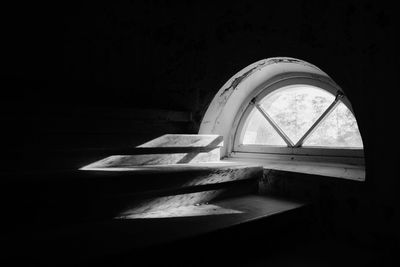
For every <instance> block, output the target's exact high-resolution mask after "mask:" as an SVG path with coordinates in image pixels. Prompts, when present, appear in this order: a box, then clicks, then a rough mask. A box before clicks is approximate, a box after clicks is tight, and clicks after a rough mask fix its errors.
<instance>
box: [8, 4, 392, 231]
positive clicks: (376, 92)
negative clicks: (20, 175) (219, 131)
mask: <svg viewBox="0 0 400 267" xmlns="http://www.w3.org/2000/svg"><path fill="white" fill-rule="evenodd" d="M2 13H4V14H2V22H1V23H2V45H3V48H2V54H3V55H2V61H1V73H0V75H1V77H2V81H1V88H2V90H1V99H2V109H3V110H5V113H7V112H10V111H13V112H15V113H18V115H12V116H14V117H12V116H11V117H8V118H9V119H8V123H9V124H6V126H7V125H8V128H7V131H8V132H9V133H10V135H11V136H13V137H15V136H19V135H24V134H25V133H24V130H25V127H24V125H25V124H24V123H26V118H27V117H28V118H29V114H30V112H31V111H32V110H35V111H36V110H47V112H45V114H47V115H45V116H49V117H52V115H51V113H52V112H51V111H52V109H54V108H55V107H57V108H58V109H64V110H72V109H73V108H76V107H103V108H116V109H118V108H122V107H124V108H126V107H127V108H147V109H148V108H158V109H160V108H161V109H169V110H185V111H190V112H193V114H194V119H195V122H196V123H197V124H198V123H199V121H200V120H201V117H202V115H203V114H204V112H205V110H206V108H207V105H208V104H209V102H210V101H211V99H212V97H213V96H214V94H215V93H216V92H217V90H218V89H219V88H220V87H221V86H222V85H223V84H224V83H225V82H226V81H227V80H228V79H229V78H230V77H231V76H232V75H234V74H235V73H236V72H237V71H239V70H241V69H242V68H244V67H246V66H247V65H249V64H251V63H253V62H255V61H257V60H260V59H263V58H268V57H274V56H290V57H296V58H299V59H303V60H306V61H309V62H310V63H313V64H315V65H316V66H318V67H320V68H321V69H322V70H324V71H325V72H327V73H328V74H329V75H330V76H331V77H332V78H333V79H334V80H335V81H336V82H337V83H338V84H339V85H341V86H342V87H343V89H344V90H345V92H346V93H347V95H348V97H349V98H350V100H351V102H352V104H353V107H354V110H355V112H356V117H357V119H358V122H359V126H360V129H361V132H362V136H363V139H364V143H365V150H366V155H367V182H366V185H365V186H364V187H365V189H363V190H364V192H365V194H364V193H363V194H364V195H363V201H362V202H363V205H364V206H363V207H364V208H363V209H364V213H363V216H364V217H362V218H363V220H364V219H365V221H368V220H370V222H368V223H367V228H368V227H370V228H371V231H376V232H383V233H385V234H386V235H387V236H391V235H392V234H393V235H396V231H398V229H397V228H396V227H395V225H396V222H399V220H398V217H399V209H398V207H397V206H396V205H395V204H394V203H396V200H398V199H397V197H396V196H397V195H398V190H399V187H398V181H397V179H396V178H395V174H396V173H395V172H393V169H394V168H395V166H396V164H397V162H396V161H395V157H394V156H393V155H391V154H390V152H391V151H393V148H394V146H395V142H396V132H395V131H393V130H394V125H393V122H394V121H396V120H395V117H393V116H391V115H393V114H395V109H394V108H395V106H396V105H393V101H394V100H395V97H394V95H395V92H396V91H397V87H398V85H397V82H396V76H397V73H396V72H395V71H396V68H397V66H398V63H399V57H398V51H396V46H397V44H396V41H395V37H396V35H397V31H396V30H397V29H396V27H395V9H394V8H393V7H391V6H389V5H387V4H384V3H382V2H376V1H292V2H286V1H273V2H272V1H260V2H253V1H243V2H237V3H236V2H234V1H231V2H230V3H224V4H222V3H221V4H217V3H215V1H214V2H213V3H204V2H203V1H197V2H196V3H191V4H189V3H187V2H183V1H174V2H171V3H167V2H164V1H131V2H130V1H121V2H118V3H116V2H108V3H101V2H93V3H87V2H85V3H80V4H70V3H68V2H66V3H63V4H57V6H52V5H50V6H49V5H45V4H43V5H41V4H38V3H33V4H30V6H24V7H21V6H20V5H19V4H15V5H13V6H7V7H5V8H3V9H2ZM394 103H395V102H394ZM3 113H4V112H3ZM93 115H94V116H95V115H96V114H93ZM10 118H11V119H10ZM6 121H7V120H6ZM32 127H33V128H34V127H35V126H32ZM21 132H22V133H21ZM15 133H19V135H18V134H17V135H16V134H15ZM397 139H398V138H397ZM12 140H14V142H15V143H18V139H15V138H14V139H12ZM369 212H370V213H369ZM363 229H365V228H363Z"/></svg>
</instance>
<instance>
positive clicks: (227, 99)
mask: <svg viewBox="0 0 400 267" xmlns="http://www.w3.org/2000/svg"><path fill="white" fill-rule="evenodd" d="M296 78H300V79H302V78H305V79H307V78H308V79H313V80H318V81H320V82H322V83H323V84H326V85H327V86H326V88H325V89H327V90H329V91H331V92H332V93H333V94H335V92H333V90H340V91H342V89H341V88H340V87H339V86H338V85H337V84H336V83H335V82H334V81H333V80H332V79H331V78H330V77H329V76H328V75H327V74H326V73H325V72H323V71H322V70H321V69H319V68H318V67H316V66H314V65H312V64H310V63H308V62H306V61H303V60H300V59H296V58H289V57H274V58H267V59H263V60H260V61H257V62H255V63H253V64H251V65H249V66H247V67H246V68H244V69H242V70H241V71H239V72H238V73H236V74H235V75H234V76H233V77H232V78H230V79H229V80H228V81H227V82H226V83H225V84H224V86H222V88H221V89H219V91H218V93H217V94H216V95H215V97H214V99H213V100H212V102H211V104H210V105H209V107H208V109H207V111H206V113H205V115H204V117H203V120H202V121H201V124H200V130H199V134H218V135H222V136H223V138H224V146H223V147H222V149H221V156H227V155H229V153H230V152H231V151H232V147H233V139H234V134H235V130H236V127H237V124H238V121H239V119H240V117H241V116H242V114H243V112H244V111H245V109H246V107H247V106H248V104H249V103H250V101H251V100H252V99H253V98H254V97H255V96H257V95H258V94H259V93H260V92H261V91H262V90H264V89H265V88H266V87H268V86H270V85H272V84H274V83H276V82H279V81H282V80H285V79H296ZM330 88H331V89H330ZM342 92H343V91H342ZM344 103H345V104H346V106H348V107H349V108H350V109H351V110H352V107H351V105H350V103H349V102H348V101H347V99H346V100H345V101H344Z"/></svg>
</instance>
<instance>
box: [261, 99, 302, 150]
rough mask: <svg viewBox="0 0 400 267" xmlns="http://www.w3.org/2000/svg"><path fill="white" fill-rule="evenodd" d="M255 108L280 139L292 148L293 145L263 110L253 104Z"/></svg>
mask: <svg viewBox="0 0 400 267" xmlns="http://www.w3.org/2000/svg"><path fill="white" fill-rule="evenodd" d="M255 107H256V108H257V109H258V111H260V113H261V114H262V115H263V116H264V118H265V119H266V120H267V121H268V122H269V123H270V124H271V126H272V127H273V128H274V129H275V131H277V133H278V134H279V135H280V136H281V137H282V139H283V140H284V141H285V143H286V144H287V145H288V146H289V147H293V145H294V143H293V142H292V141H291V140H290V138H289V137H288V136H287V135H286V134H285V133H284V132H283V130H282V129H281V128H280V127H279V126H278V125H277V124H276V123H275V122H274V121H273V119H272V118H271V117H270V116H269V115H268V114H267V113H266V112H265V111H264V109H263V108H262V107H261V106H260V105H259V104H255Z"/></svg>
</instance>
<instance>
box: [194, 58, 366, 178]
mask: <svg viewBox="0 0 400 267" xmlns="http://www.w3.org/2000/svg"><path fill="white" fill-rule="evenodd" d="M345 89H346V88H345ZM199 133H201V134H219V135H222V136H223V138H224V146H223V147H222V149H221V155H222V156H223V157H224V158H226V159H228V160H229V159H231V160H236V161H243V162H256V163H259V164H263V166H264V167H265V168H267V169H268V168H277V169H282V170H289V171H299V172H303V173H311V174H317V175H325V176H333V177H341V178H349V179H355V180H362V181H363V180H365V167H364V166H365V161H364V145H363V141H362V137H361V134H360V130H359V126H358V124H357V120H356V117H355V115H354V110H353V107H352V105H351V103H350V101H349V99H348V98H347V96H346V94H345V92H344V91H343V89H342V88H341V87H340V86H339V85H338V84H337V83H336V82H335V81H333V79H332V78H331V77H329V76H328V74H326V73H325V72H323V71H322V70H321V69H319V68H318V67H316V66H314V65H312V64H310V63H308V62H305V61H302V60H299V59H295V58H285V57H278V58H268V59H264V60H260V61H258V62H255V63H253V64H251V65H249V66H247V67H246V68H244V69H243V70H241V71H239V72H238V73H237V74H235V75H234V76H233V77H232V78H231V79H229V80H228V81H227V82H226V83H225V84H224V85H223V86H222V87H221V89H220V90H219V91H218V93H217V94H216V95H215V97H214V99H213V101H212V102H211V104H210V105H209V107H208V109H207V112H206V114H205V115H204V118H203V120H202V123H201V127H200V130H199ZM317 166H318V167H317Z"/></svg>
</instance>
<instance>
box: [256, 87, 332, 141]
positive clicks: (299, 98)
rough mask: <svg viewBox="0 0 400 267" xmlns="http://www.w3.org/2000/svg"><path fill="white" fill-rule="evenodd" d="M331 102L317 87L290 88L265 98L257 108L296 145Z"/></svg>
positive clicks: (329, 97)
mask: <svg viewBox="0 0 400 267" xmlns="http://www.w3.org/2000/svg"><path fill="white" fill-rule="evenodd" d="M334 100H335V96H334V95H332V94H331V93H329V92H327V91H325V90H323V89H320V88H318V87H314V86H309V85H293V86H287V87H283V88H281V89H278V90H276V91H274V92H272V93H271V94H269V95H267V96H266V97H265V98H264V99H262V100H261V101H260V105H261V107H262V108H263V109H264V110H265V112H266V113H268V114H269V115H270V116H271V118H272V119H273V120H274V121H275V123H276V124H277V125H278V126H279V127H280V128H281V129H282V130H283V131H284V132H285V134H286V135H287V136H288V137H289V138H290V139H291V140H292V142H293V143H294V144H296V143H297V141H298V140H299V139H300V138H301V137H302V136H303V135H304V134H305V133H306V132H307V130H308V129H309V128H310V127H311V126H312V125H313V123H314V122H315V121H316V120H317V119H318V118H319V117H320V116H321V115H322V113H324V111H325V110H326V109H327V108H328V107H329V105H330V104H331V103H332V102H333V101H334Z"/></svg>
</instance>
